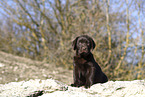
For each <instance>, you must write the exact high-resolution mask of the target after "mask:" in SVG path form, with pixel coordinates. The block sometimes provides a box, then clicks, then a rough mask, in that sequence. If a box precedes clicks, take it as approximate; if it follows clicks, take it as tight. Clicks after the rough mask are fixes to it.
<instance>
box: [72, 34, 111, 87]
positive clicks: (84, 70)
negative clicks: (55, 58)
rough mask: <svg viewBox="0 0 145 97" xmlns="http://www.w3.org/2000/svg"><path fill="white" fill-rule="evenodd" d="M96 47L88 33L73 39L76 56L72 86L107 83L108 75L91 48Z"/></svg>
mask: <svg viewBox="0 0 145 97" xmlns="http://www.w3.org/2000/svg"><path fill="white" fill-rule="evenodd" d="M94 48H95V42H94V41H93V39H92V38H91V37H89V36H87V35H81V36H78V37H76V39H75V40H74V41H73V49H74V50H75V51H76V54H75V56H74V64H73V65H74V71H73V76H74V83H73V84H71V86H74V87H80V86H85V88H89V87H90V86H91V85H93V84H96V83H105V82H107V81H108V78H107V76H106V75H105V74H104V73H103V72H102V70H101V68H100V66H99V65H98V63H97V62H96V61H95V59H94V57H93V54H92V53H91V50H93V49H94Z"/></svg>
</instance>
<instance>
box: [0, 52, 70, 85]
mask: <svg viewBox="0 0 145 97" xmlns="http://www.w3.org/2000/svg"><path fill="white" fill-rule="evenodd" d="M72 73H73V71H72V70H67V69H64V68H63V67H59V66H56V65H54V64H48V63H44V62H40V61H34V60H31V59H28V58H23V57H18V56H14V55H12V54H7V53H4V52H1V51H0V84H5V83H9V82H19V81H23V80H25V81H27V80H30V79H42V80H45V79H49V78H52V79H55V80H58V81H61V82H63V83H65V84H68V85H69V84H71V83H72V82H73V77H72Z"/></svg>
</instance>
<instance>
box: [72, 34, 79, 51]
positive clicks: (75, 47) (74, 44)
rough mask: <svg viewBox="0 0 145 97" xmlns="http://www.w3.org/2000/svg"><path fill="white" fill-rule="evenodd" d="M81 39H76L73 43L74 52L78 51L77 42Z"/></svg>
mask: <svg viewBox="0 0 145 97" xmlns="http://www.w3.org/2000/svg"><path fill="white" fill-rule="evenodd" d="M78 38H79V37H76V38H75V40H73V42H72V47H73V50H76V49H77V40H78Z"/></svg>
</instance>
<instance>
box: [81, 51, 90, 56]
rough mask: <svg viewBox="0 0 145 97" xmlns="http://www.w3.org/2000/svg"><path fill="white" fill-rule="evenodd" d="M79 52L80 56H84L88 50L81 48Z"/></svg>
mask: <svg viewBox="0 0 145 97" xmlns="http://www.w3.org/2000/svg"><path fill="white" fill-rule="evenodd" d="M79 54H80V55H81V56H86V55H88V54H89V51H88V50H81V51H80V52H79Z"/></svg>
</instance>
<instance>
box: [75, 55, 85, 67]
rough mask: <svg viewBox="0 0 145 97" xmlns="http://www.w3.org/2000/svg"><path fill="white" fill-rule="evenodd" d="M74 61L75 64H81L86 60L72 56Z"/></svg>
mask: <svg viewBox="0 0 145 97" xmlns="http://www.w3.org/2000/svg"><path fill="white" fill-rule="evenodd" d="M74 63H75V64H76V65H83V64H86V63H87V60H85V59H83V58H78V57H74Z"/></svg>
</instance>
